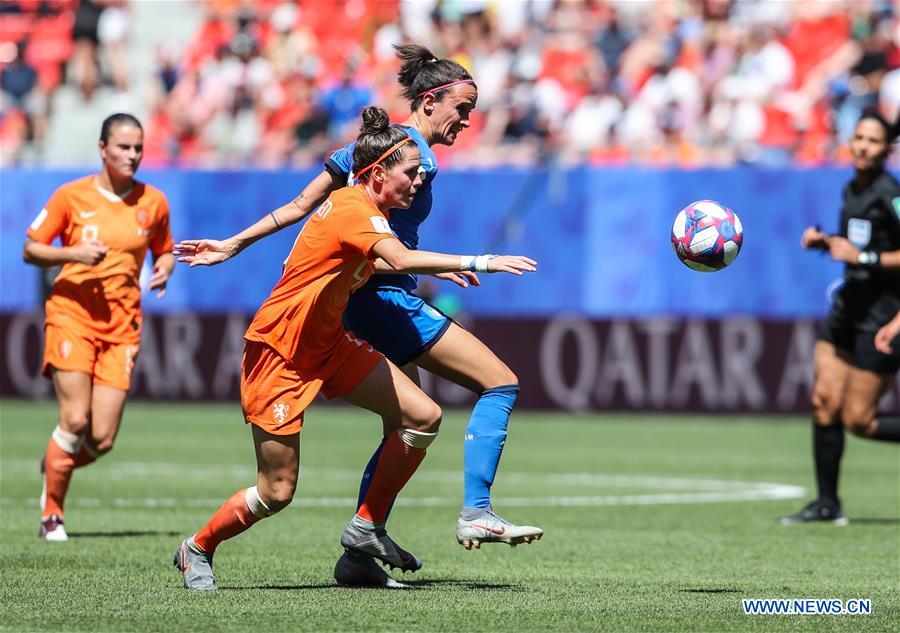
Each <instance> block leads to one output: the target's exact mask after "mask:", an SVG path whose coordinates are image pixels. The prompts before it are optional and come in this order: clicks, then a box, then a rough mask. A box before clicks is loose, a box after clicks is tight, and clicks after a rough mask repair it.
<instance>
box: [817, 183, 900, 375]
mask: <svg viewBox="0 0 900 633" xmlns="http://www.w3.org/2000/svg"><path fill="white" fill-rule="evenodd" d="M838 235H840V236H841V237H846V238H847V239H848V240H849V241H850V243H851V244H853V245H854V246H856V247H857V248H858V249H860V250H861V251H862V252H863V254H862V255H861V256H860V259H861V262H860V263H859V264H847V268H846V271H845V272H844V285H843V287H841V289H840V290H838V291H837V293H835V297H834V301H833V303H832V305H831V312H830V313H829V314H828V318H827V319H826V320H825V322H824V323H823V324H822V328H821V330H820V332H819V338H821V339H822V340H824V341H828V342H829V343H831V344H833V345H834V346H835V347H837V348H838V349H839V350H843V351H846V352H847V353H849V354H850V357H851V362H852V363H853V365H854V366H856V367H858V368H859V369H865V370H869V371H873V372H875V373H879V374H895V373H897V370H898V369H900V349H898V348H900V346H897V345H895V346H894V350H893V353H892V354H890V355H887V354H882V353H881V352H879V351H878V350H877V349H875V333H876V332H878V330H879V328H881V326H883V325H884V324H885V323H887V322H888V321H890V320H891V319H892V318H893V317H894V315H896V314H897V311H898V310H900V270H897V269H894V270H886V269H884V268H881V267H880V266H878V256H879V254H880V253H882V252H889V251H898V250H900V184H898V182H897V180H896V179H895V178H894V177H893V176H891V175H890V174H889V173H888V172H887V171H884V170H882V171H881V172H880V173H879V174H878V175H877V176H876V177H875V178H874V179H873V180H872V181H870V182H869V183H868V184H867V185H866V186H865V187H863V188H862V189H861V190H860V191H856V190H855V188H854V186H853V183H852V182H850V183H848V184H847V186H846V187H845V188H844V206H843V209H842V211H841V229H840V232H839V233H838Z"/></svg>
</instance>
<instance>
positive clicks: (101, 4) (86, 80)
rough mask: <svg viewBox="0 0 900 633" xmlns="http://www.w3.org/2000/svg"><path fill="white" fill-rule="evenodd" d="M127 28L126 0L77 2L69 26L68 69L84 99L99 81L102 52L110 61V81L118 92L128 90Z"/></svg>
mask: <svg viewBox="0 0 900 633" xmlns="http://www.w3.org/2000/svg"><path fill="white" fill-rule="evenodd" d="M127 30H128V13H127V3H126V2H125V0H80V2H79V3H78V8H77V9H76V10H75V24H74V27H73V29H72V39H73V40H74V44H75V48H74V51H73V54H72V60H71V69H72V72H73V75H74V77H75V79H76V81H77V82H78V84H79V86H80V88H81V92H82V94H83V95H84V98H85V99H86V100H88V101H89V100H91V98H92V97H93V95H94V91H95V90H96V89H97V86H98V85H99V84H100V83H101V79H102V78H101V75H100V53H101V52H102V53H103V55H104V57H105V59H106V62H107V63H108V65H109V70H110V74H111V76H112V77H111V78H112V83H113V85H114V86H115V87H116V89H117V90H119V91H120V92H126V91H127V90H128V67H127V63H126V61H125V48H124V46H125V35H126V33H127Z"/></svg>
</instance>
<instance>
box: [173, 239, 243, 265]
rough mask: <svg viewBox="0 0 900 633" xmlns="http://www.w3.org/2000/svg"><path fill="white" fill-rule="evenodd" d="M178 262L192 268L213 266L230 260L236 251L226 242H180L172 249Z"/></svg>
mask: <svg viewBox="0 0 900 633" xmlns="http://www.w3.org/2000/svg"><path fill="white" fill-rule="evenodd" d="M172 253H174V255H175V257H177V258H178V261H180V262H186V263H187V264H189V265H190V267H191V268H193V267H194V266H215V265H216V264H221V263H222V262H224V261H225V260H227V259H230V258H231V257H233V256H234V255H235V254H236V249H235V248H234V246H233V245H232V244H231V243H230V242H229V241H228V240H182V241H180V242H178V243H177V244H176V245H175V248H174V249H172Z"/></svg>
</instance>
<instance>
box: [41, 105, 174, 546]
mask: <svg viewBox="0 0 900 633" xmlns="http://www.w3.org/2000/svg"><path fill="white" fill-rule="evenodd" d="M142 147H143V131H142V128H141V124H140V122H139V121H138V120H137V119H135V118H134V117H132V116H131V115H127V114H114V115H112V116H110V117H109V118H107V119H106V120H105V121H104V122H103V127H102V130H101V136H100V155H101V157H102V159H103V169H102V171H101V172H100V173H99V174H95V175H91V176H87V177H85V178H81V179H79V180H75V181H73V182H70V183H66V184H65V185H63V186H62V187H60V188H59V189H57V190H56V192H55V193H54V194H53V196H52V197H51V198H50V200H49V201H48V202H47V205H46V207H44V208H43V209H42V210H41V212H40V213H39V214H38V216H37V217H36V218H35V220H34V222H32V224H31V227H30V228H29V229H28V239H27V241H26V244H25V249H24V258H25V261H26V262H28V263H30V264H35V265H37V266H42V267H50V266H56V265H60V264H61V265H62V270H61V272H60V273H59V275H58V276H57V277H56V280H55V281H54V282H53V290H52V291H51V292H50V296H49V297H48V299H47V303H46V313H47V321H46V326H45V345H44V362H43V372H44V375H45V376H47V377H48V378H50V379H51V380H52V381H53V386H54V389H55V391H56V395H57V399H58V401H59V424H58V426H57V427H56V429H55V430H54V431H53V435H52V436H51V438H50V443H49V444H48V446H47V453H46V455H45V457H44V459H43V460H42V462H41V472H42V475H43V480H44V490H43V491H42V493H41V531H40V536H41V537H42V538H45V539H47V540H48V541H64V540H67V538H68V537H67V535H66V531H65V528H64V527H63V501H64V499H65V495H66V491H67V489H68V486H69V481H70V479H71V476H72V471H73V470H74V469H75V468H78V467H80V466H85V465H87V464H89V463H91V462H93V461H94V460H95V459H97V457H99V456H100V455H102V454H104V453H107V452H109V450H110V449H111V448H112V445H113V441H114V440H115V437H116V433H117V432H118V430H119V424H120V422H121V419H122V411H123V409H124V405H125V397H126V394H127V393H128V389H129V387H130V386H131V372H132V369H133V368H134V364H135V359H136V358H137V354H138V350H139V348H140V338H141V288H140V284H139V277H140V272H141V266H142V265H143V262H144V258H145V257H146V255H147V251H148V250H149V251H150V252H151V253H152V254H153V260H154V269H153V276H152V278H151V280H150V288H151V289H154V290H157V291H158V293H157V296H159V297H162V296H163V295H164V294H165V288H166V283H167V281H168V278H169V275H170V274H171V272H172V269H173V268H174V264H175V258H174V257H173V256H172V254H171V252H170V251H171V250H172V235H171V233H170V231H169V205H168V202H167V201H166V198H165V196H164V195H163V194H162V192H160V191H159V190H157V189H154V188H153V187H151V186H150V185H146V184H144V183H141V182H138V181H137V180H135V179H134V174H135V172H136V171H137V169H138V166H139V165H140V161H141V153H142ZM56 238H59V239H60V241H61V243H62V246H59V247H57V246H52V245H51V243H52V242H53V241H54V240H55V239H56Z"/></svg>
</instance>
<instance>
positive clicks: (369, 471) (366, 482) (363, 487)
mask: <svg viewBox="0 0 900 633" xmlns="http://www.w3.org/2000/svg"><path fill="white" fill-rule="evenodd" d="M385 442H387V437H383V438H381V444H379V445H378V448H376V449H375V452H374V453H372V459H370V460H369V463H368V464H366V469H365V470H364V471H363V476H362V479H361V480H360V482H359V499H357V500H356V509H357V510H359V506H361V505H362V503H363V499H365V498H366V493H367V492H369V486H371V485H372V477H374V476H375V467H376V466H378V458H379V457H381V449H382V448H384V443H385ZM388 513H390V510H388Z"/></svg>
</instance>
